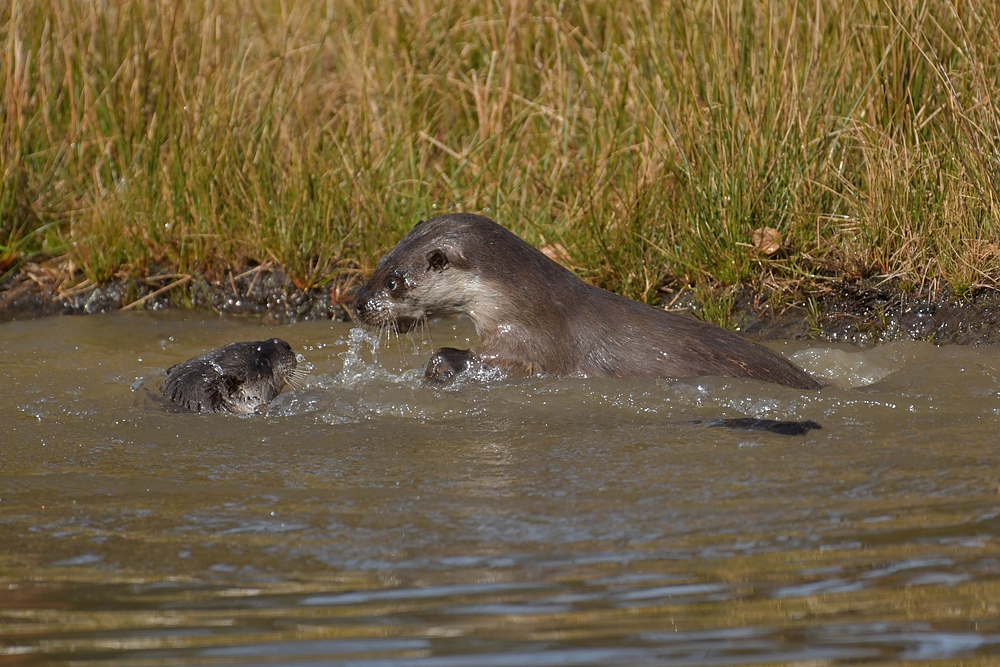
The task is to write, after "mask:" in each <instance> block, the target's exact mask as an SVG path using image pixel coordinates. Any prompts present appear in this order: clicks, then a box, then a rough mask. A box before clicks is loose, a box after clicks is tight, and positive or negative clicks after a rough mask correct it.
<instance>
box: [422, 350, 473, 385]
mask: <svg viewBox="0 0 1000 667" xmlns="http://www.w3.org/2000/svg"><path fill="white" fill-rule="evenodd" d="M474 358H475V355H474V354H473V353H472V351H471V350H459V349H456V348H454V347H442V348H441V349H440V350H438V351H437V352H435V353H434V356H433V357H431V360H430V361H428V362H427V369H426V370H425V371H424V379H425V380H427V381H429V382H448V381H449V380H452V379H454V377H455V376H456V375H458V374H459V373H462V372H464V371H466V370H467V369H468V368H469V365H470V364H471V363H472V360H473V359H474Z"/></svg>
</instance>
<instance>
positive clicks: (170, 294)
mask: <svg viewBox="0 0 1000 667" xmlns="http://www.w3.org/2000/svg"><path fill="white" fill-rule="evenodd" d="M61 283H62V277H61V275H60V272H59V271H58V270H53V269H49V268H47V267H44V266H40V265H28V266H26V267H25V268H24V269H22V270H21V271H19V272H18V273H17V274H15V275H13V276H10V277H9V278H8V279H7V280H5V281H4V282H3V284H0V321H5V320H14V319H30V318H33V317H44V316H48V315H91V314H97V313H108V312H112V311H115V310H122V309H133V308H144V309H148V310H163V309H166V308H192V309H205V310H213V311H215V312H217V313H220V314H226V315H255V316H260V317H262V318H263V319H265V320H267V321H270V322H276V323H284V322H297V321H302V320H323V319H337V320H341V321H344V320H347V319H349V317H348V315H347V313H346V311H345V310H344V308H343V307H342V306H341V305H340V304H339V303H337V302H335V300H334V298H333V297H332V293H331V290H330V289H309V290H303V289H299V288H298V287H296V286H295V285H294V284H293V283H292V281H291V280H290V279H289V278H288V276H286V275H285V273H284V272H283V271H281V270H280V269H271V268H266V267H257V268H255V269H251V270H248V271H244V272H242V273H239V274H228V275H227V276H226V277H225V278H224V279H223V280H217V281H209V280H206V279H205V278H204V277H200V276H191V275H179V274H175V273H162V274H159V275H157V274H153V275H151V276H149V277H147V278H143V279H140V278H114V279H112V280H110V281H109V282H107V283H105V284H103V285H99V286H95V285H92V284H90V285H88V284H87V283H86V282H84V283H82V284H80V285H79V286H77V287H71V288H66V287H65V286H63V285H62V284H61Z"/></svg>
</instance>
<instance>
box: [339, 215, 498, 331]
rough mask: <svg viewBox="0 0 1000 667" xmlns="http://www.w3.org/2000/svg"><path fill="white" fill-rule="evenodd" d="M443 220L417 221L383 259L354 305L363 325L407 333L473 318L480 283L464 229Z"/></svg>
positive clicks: (454, 219)
mask: <svg viewBox="0 0 1000 667" xmlns="http://www.w3.org/2000/svg"><path fill="white" fill-rule="evenodd" d="M464 217H468V218H473V217H476V216H461V215H452V216H442V217H440V218H434V219H433V220H428V221H427V222H418V223H417V225H416V226H415V227H414V228H413V230H411V231H410V233H409V234H408V235H407V236H406V237H405V238H404V239H403V240H402V241H400V242H399V244H398V245H397V246H396V247H395V248H393V249H392V251H391V252H390V253H389V254H388V255H386V256H385V257H383V258H382V259H381V260H380V261H379V263H378V266H376V267H375V272H374V273H372V277H371V279H369V281H368V283H367V284H366V285H365V286H364V287H362V288H361V290H360V291H359V292H358V294H357V297H356V298H355V301H354V305H355V308H356V310H357V313H358V319H360V320H361V322H362V323H363V324H367V325H369V326H376V327H391V328H394V329H395V330H397V331H408V330H409V329H411V328H412V327H413V326H414V325H416V324H417V323H418V322H422V321H424V320H426V319H427V318H429V317H433V316H438V315H451V314H454V313H468V314H469V315H472V316H473V317H475V307H476V302H477V296H479V295H480V293H481V291H482V281H481V279H480V276H479V273H478V272H477V270H476V268H475V266H474V264H475V262H474V261H472V260H471V259H470V257H469V255H470V253H469V251H468V249H469V247H470V242H473V243H474V242H475V239H470V238H469V235H468V231H469V226H468V225H467V224H463V222H464V220H462V218H464Z"/></svg>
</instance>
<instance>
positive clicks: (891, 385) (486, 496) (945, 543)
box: [0, 313, 1000, 667]
mask: <svg viewBox="0 0 1000 667" xmlns="http://www.w3.org/2000/svg"><path fill="white" fill-rule="evenodd" d="M432 333H433V335H434V340H433V345H432V344H431V343H429V342H428V343H422V342H421V341H420V340H419V338H417V339H407V338H403V339H402V341H401V344H399V345H397V344H395V343H392V344H388V345H386V344H383V347H382V349H381V350H380V351H379V353H378V361H377V362H376V361H375V360H374V357H373V354H372V350H371V343H370V341H368V340H366V339H365V338H364V337H363V336H361V335H360V330H359V331H357V332H355V333H353V334H352V333H351V330H350V328H349V327H348V326H347V325H341V324H331V323H329V322H327V323H316V322H314V323H303V324H296V325H291V326H286V327H280V328H279V327H266V326H262V325H259V324H257V323H255V322H253V321H247V320H233V319H210V318H209V319H206V318H205V317H204V316H184V315H179V314H168V315H162V314H161V315H152V314H142V313H136V314H130V315H116V316H92V317H80V318H53V319H45V320H38V321H31V322H13V323H6V324H2V325H0V350H2V355H0V395H2V398H3V400H2V402H0V434H2V435H0V438H2V441H3V443H2V445H0V663H2V664H4V665H30V664H43V663H44V664H57V663H69V662H72V663H74V664H81V665H83V664H106V663H117V664H129V665H175V664H198V665H246V664H254V663H262V664H269V665H270V664H282V665H313V664H318V663H331V662H333V663H336V664H349V665H401V666H409V665H419V666H422V667H425V666H435V665H444V666H452V665H454V666H462V665H485V666H506V665H675V664H677V665H680V664H684V665H689V664H693V665H735V664H749V663H761V662H777V663H781V662H800V663H806V664H835V663H839V662H844V663H847V662H850V663H858V662H880V661H894V660H923V661H931V662H938V661H941V662H947V661H955V660H958V659H965V660H964V662H963V664H983V665H986V664H994V662H995V661H998V660H1000V542H998V537H1000V497H998V495H997V486H998V484H1000V446H998V444H997V443H998V441H1000V433H998V431H1000V428H998V427H1000V416H998V415H1000V393H998V392H1000V380H998V378H1000V351H998V350H996V349H971V348H958V347H945V348H935V347H933V346H931V345H929V344H915V343H898V344H892V345H887V346H883V347H880V348H876V349H873V350H866V351H861V350H850V349H847V348H839V349H838V348H832V347H829V346H813V347H809V346H808V345H803V344H796V345H795V346H792V345H787V346H779V347H781V349H782V350H783V351H784V352H785V353H787V354H789V355H791V356H793V357H794V358H795V359H796V360H797V361H798V362H799V363H800V364H802V365H804V366H806V367H807V368H809V369H810V370H811V371H812V372H814V373H817V374H821V375H825V376H826V377H828V378H830V379H831V380H832V381H833V382H834V383H835V384H836V385H838V386H836V387H831V388H828V389H824V390H821V391H818V392H807V393H801V392H796V391H793V390H789V389H785V388H781V387H775V386H769V385H764V384H759V383H752V382H743V381H734V380H723V379H707V380H702V381H683V382H666V381H661V382H623V381H611V380H583V379H531V380H521V381H513V382H505V383H499V384H497V383H494V384H491V385H474V384H467V385H465V386H459V387H453V388H450V389H447V390H436V389H431V388H427V387H424V386H422V384H421V382H420V375H421V370H420V369H421V366H422V363H423V361H425V360H426V358H427V357H428V356H429V354H430V352H431V350H432V347H435V346H441V345H448V344H456V339H457V344H458V346H464V345H467V343H466V342H465V339H466V338H467V337H469V336H470V335H471V329H470V328H469V327H468V325H467V323H464V322H461V321H459V322H457V323H455V322H444V323H438V324H436V326H435V327H434V328H433V329H432ZM273 335H277V336H280V337H282V338H285V339H286V340H288V341H289V342H290V343H291V344H292V346H293V347H294V348H295V349H296V350H297V351H299V352H301V353H302V354H303V355H304V356H305V359H306V361H307V363H308V364H310V365H311V366H312V376H311V379H310V382H309V385H308V386H307V387H306V388H305V389H304V390H301V391H293V392H287V393H285V394H282V395H281V396H280V397H279V398H278V399H277V400H276V401H275V403H273V404H272V407H271V410H270V412H269V414H268V415H266V416H263V415H262V416H256V417H250V418H239V417H234V416H228V415H210V416H201V415H193V414H177V413H173V412H169V411H166V410H164V409H163V406H162V405H161V404H160V403H159V402H158V401H157V400H155V399H154V398H151V396H150V394H149V393H148V391H147V390H152V391H153V392H154V393H155V388H156V387H157V386H158V384H159V381H160V378H161V377H162V375H161V373H162V370H163V369H165V368H166V367H167V366H169V365H171V364H173V363H176V362H178V361H182V360H184V359H186V358H188V357H191V356H194V355H195V354H199V353H201V352H203V351H205V350H207V349H209V348H212V347H217V346H219V345H222V344H224V343H227V342H231V341H235V340H251V339H258V338H263V337H269V336H273ZM352 336H353V337H352ZM868 382H875V384H873V385H871V386H867V387H863V388H857V387H858V386H859V385H862V384H864V383H868ZM852 386H853V387H855V388H852ZM740 415H752V416H759V417H773V418H794V419H816V420H817V421H819V422H821V423H822V424H823V427H824V428H823V430H822V431H814V432H811V433H809V434H808V435H807V436H805V437H784V436H778V435H772V434H767V433H748V432H732V431H726V430H721V429H714V428H706V427H704V426H699V425H694V424H691V423H688V422H690V421H691V420H693V419H697V418H706V417H721V416H740ZM807 661H811V662H807Z"/></svg>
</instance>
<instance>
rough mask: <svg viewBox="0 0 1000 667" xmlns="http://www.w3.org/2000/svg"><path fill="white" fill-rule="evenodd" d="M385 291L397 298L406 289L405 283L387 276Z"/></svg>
mask: <svg viewBox="0 0 1000 667" xmlns="http://www.w3.org/2000/svg"><path fill="white" fill-rule="evenodd" d="M385 289H386V291H387V292H389V294H391V295H393V296H394V297H397V298H398V297H399V296H401V295H402V293H403V291H404V290H405V289H406V282H404V280H403V279H402V278H400V277H399V276H389V277H388V278H386V279H385Z"/></svg>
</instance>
